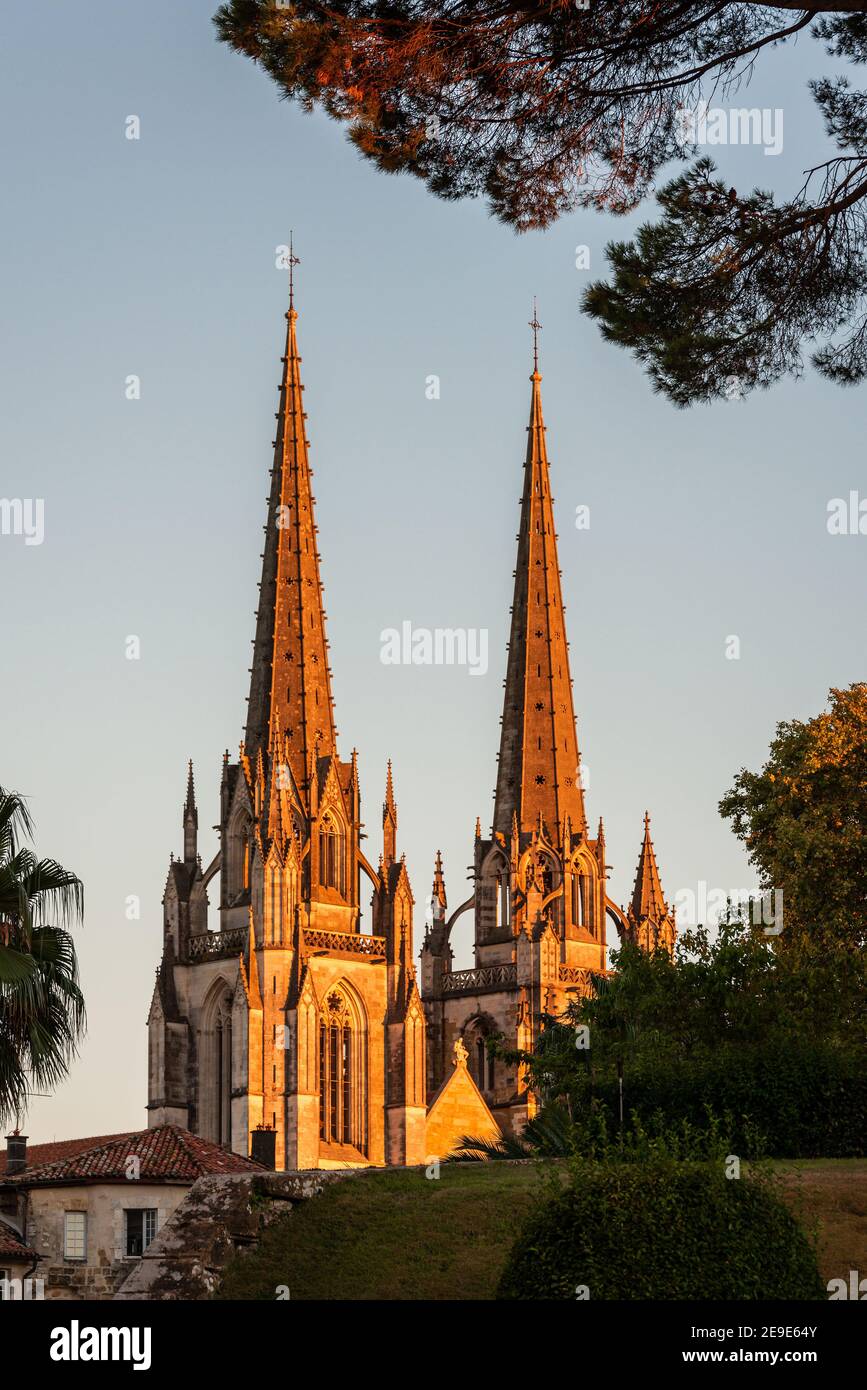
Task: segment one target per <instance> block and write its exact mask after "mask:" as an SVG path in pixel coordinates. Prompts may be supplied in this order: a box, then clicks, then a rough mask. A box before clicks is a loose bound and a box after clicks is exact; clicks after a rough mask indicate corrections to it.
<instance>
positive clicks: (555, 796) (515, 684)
mask: <svg viewBox="0 0 867 1390" xmlns="http://www.w3.org/2000/svg"><path fill="white" fill-rule="evenodd" d="M286 320H287V333H286V349H285V355H284V356H283V358H282V363H283V371H282V381H281V385H280V399H279V410H278V414H277V430H276V436H277V437H276V439H275V441H274V463H273V467H272V470H271V486H270V496H269V501H268V513H267V520H266V525H265V544H264V551H263V556H262V578H261V582H260V585H259V603H258V611H257V617H256V628H255V638H254V643H253V660H252V667H251V672H250V693H249V698H248V706H247V721H246V730H245V733H244V739H243V742H242V743H241V746H240V752H239V757H238V760H237V762H232V761H230V759H229V755H228V753H226V754H225V755H224V757H223V764H222V774H221V781H220V813H219V826H218V829H219V844H220V848H219V850H218V852H217V854H216V856H215V857H214V859H213V860H212V861H211V862H210V863H209V864H208V865H207V866H205V867H203V865H202V861H201V858H200V855H199V851H198V809H197V805H196V794H195V786H194V780H193V769H192V765H190V768H189V774H188V780H187V793H186V800H185V803H184V808H183V815H182V826H183V854H182V856H181V857H179V858H175V857H174V855H172V858H171V863H170V866H169V873H168V879H167V882H166V888H165V895H164V898H163V908H164V913H163V951H162V960H161V963H160V966H159V968H158V970H157V979H156V985H155V989H154V994H153V999H152V1003H151V1008H150V1013H149V1016H148V1033H149V1048H148V1074H149V1075H148V1122H149V1124H150V1125H151V1126H156V1125H163V1124H176V1125H181V1126H183V1127H184V1128H186V1129H190V1130H192V1131H193V1132H194V1133H196V1134H199V1135H201V1136H202V1137H204V1138H206V1139H209V1140H212V1141H214V1142H216V1143H219V1144H222V1145H224V1146H225V1147H227V1148H231V1149H232V1150H234V1151H235V1152H237V1153H241V1154H250V1153H252V1155H253V1156H254V1157H259V1158H261V1159H262V1161H264V1162H266V1163H268V1164H269V1165H270V1166H276V1167H277V1168H278V1169H306V1168H328V1167H346V1166H366V1165H383V1164H413V1163H424V1162H429V1161H430V1160H431V1159H432V1158H434V1157H446V1156H447V1155H448V1154H449V1152H451V1150H452V1148H453V1146H454V1144H455V1143H456V1142H457V1140H458V1139H459V1138H460V1137H461V1136H463V1135H465V1134H473V1135H478V1136H482V1135H484V1136H496V1135H497V1134H498V1133H501V1132H509V1131H511V1132H516V1131H519V1130H520V1128H521V1127H522V1125H523V1124H524V1123H525V1121H526V1119H527V1117H528V1115H530V1114H532V1111H533V1105H534V1098H533V1096H532V1094H531V1093H530V1092H528V1090H527V1088H526V1086H525V1084H524V1078H523V1076H522V1075H521V1073H520V1070H517V1069H516V1068H515V1067H514V1066H510V1065H508V1064H507V1063H506V1062H504V1061H502V1060H500V1059H499V1058H497V1057H495V1056H494V1055H493V1052H492V1049H491V1048H490V1047H489V1046H488V1041H489V1039H493V1038H499V1039H501V1040H502V1042H503V1043H504V1045H505V1047H506V1048H515V1049H523V1050H529V1049H531V1048H532V1047H533V1046H534V1043H535V1041H536V1039H537V1037H538V1034H539V1030H540V1028H541V1027H542V1026H543V1024H544V1018H545V1016H546V1015H547V1016H550V1015H555V1014H557V1013H559V1012H560V1011H562V1009H563V1008H564V1007H565V1006H566V1005H567V1004H568V1003H569V1001H570V999H572V998H574V997H575V996H576V995H580V994H582V993H584V992H586V990H587V988H588V984H589V978H590V975H591V974H592V973H594V972H600V971H604V970H605V968H606V929H607V924H608V923H609V922H613V924H614V927H615V929H616V932H617V934H618V938H620V939H624V938H629V939H632V940H635V941H637V942H638V943H639V944H640V945H641V946H642V947H643V948H645V949H654V948H662V949H665V950H669V951H670V950H671V949H672V948H673V944H674V937H675V922H674V916H673V913H672V912H671V910H670V909H669V907H668V904H667V903H666V901H665V898H664V896H663V891H662V885H661V882H660V876H659V872H658V868H657V864H656V858H655V854H654V849H653V844H652V842H651V838H650V825H649V818H648V817H647V816H645V823H644V837H643V841H642V844H641V850H640V855H639V861H638V871H637V874H636V879H635V888H634V892H633V896H632V900H631V902H630V904H629V906H628V908H627V909H626V910H625V911H624V910H623V909H621V908H620V907H618V906H617V905H616V904H615V903H614V902H613V901H612V900H611V898H610V897H609V896H608V892H607V881H606V879H607V868H606V856H605V835H604V832H603V827H602V822H601V820H600V822H599V825H598V828H597V830H596V834H595V837H593V838H591V835H590V827H589V824H588V820H587V815H586V810H585V805H584V792H583V788H582V777H581V762H580V754H579V750H578V740H577V734H576V726H575V714H574V708H573V699H572V683H571V679H570V675H569V655H568V643H567V641H566V632H565V624H564V611H563V601H562V595H561V589H560V571H559V568H558V561H557V538H556V534H555V530H554V514H553V499H552V497H551V493H550V483H549V465H548V456H547V448H546V442H545V426H544V423H543V418H542V395H541V380H542V379H541V376H540V374H539V370H538V356H537V354H536V353H535V352H534V366H533V373H532V376H531V378H530V381H531V396H530V422H529V427H528V433H527V450H526V461H525V465H524V487H523V499H522V503H521V519H520V530H519V537H518V555H517V565H516V569H515V586H514V599H513V605H512V610H511V632H510V641H509V647H508V661H507V668H506V679H505V694H504V705H503V716H502V721H501V725H502V727H501V732H500V752H499V758H498V770H497V785H496V795H495V803H494V816H493V824H492V826H491V830H490V835H489V836H488V837H487V838H485V837H483V835H482V829H481V825H480V823H479V822H478V821H477V822H476V833H475V845H474V850H473V865H474V882H473V893H472V895H471V896H470V897H469V898H467V900H466V901H465V902H462V903H460V904H459V905H458V906H457V907H456V908H455V909H454V910H453V911H452V912H449V908H448V901H447V896H446V882H445V876H444V872H443V865H442V861H441V857H440V855H439V854H437V856H436V862H435V871H434V879H433V893H432V899H431V901H432V911H431V914H430V918H429V920H428V922H427V923H426V930H425V935H424V941H423V943H422V947H421V955H420V970H419V971H417V970H416V966H415V962H414V955H413V934H414V923H413V914H414V906H415V899H414V896H413V891H412V886H411V884H410V880H409V875H408V873H407V868H406V863H405V860H404V858H403V856H401V855H400V854H399V852H398V814H397V803H396V799H395V793H394V784H393V779H392V769H391V765H390V764H389V767H388V770H387V773H386V777H385V796H384V799H383V804H382V839H381V850H380V853H379V857H378V862H377V863H376V864H375V865H374V864H372V863H371V862H370V860H369V859H368V858H367V856H366V854H365V852H364V850H363V848H362V838H363V836H362V817H361V788H360V777H359V762H358V757H357V754H356V752H355V750H354V749H353V751H352V754H351V755H350V758H349V760H348V761H345V760H344V759H343V758H341V757H340V754H339V752H338V748H337V736H336V729H335V717H334V705H333V701H332V695H331V667H330V664H329V661H330V658H329V644H328V640H327V638H326V635H325V611H324V604H323V592H322V582H321V579H320V571H319V547H318V539H317V534H318V528H317V526H316V525H315V524H314V497H313V493H312V488H311V478H312V471H311V469H310V465H309V460H308V447H309V441H308V439H307V435H306V424H305V422H306V415H305V411H304V401H303V390H304V388H303V386H302V384H301V358H300V357H299V354H298V341H297V322H298V314H297V311H296V309H295V305H294V294H293V289H292V281H291V270H290V300H289V310H288V313H287V315H286ZM533 329H534V343H535V341H536V339H535V334H536V331H537V329H538V324H537V323H536V322H535V316H534V323H533ZM217 878H218V879H219V899H220V904H219V925H218V927H217V928H216V929H213V928H212V927H211V924H210V923H209V920H208V911H209V891H208V890H209V885H210V884H211V883H212V882H213V881H214V880H215V879H217ZM363 892H364V893H366V894H368V895H369V899H368V900H369V901H370V902H371V905H372V932H371V933H369V934H368V933H366V932H362V930H361V906H362V893H363ZM467 912H472V914H473V920H474V925H475V965H474V967H473V969H471V970H455V969H453V960H452V951H451V948H450V944H449V938H450V934H451V931H452V928H453V927H454V925H455V923H456V922H457V921H458V919H459V918H460V917H461V916H462V915H463V914H464V913H467Z"/></svg>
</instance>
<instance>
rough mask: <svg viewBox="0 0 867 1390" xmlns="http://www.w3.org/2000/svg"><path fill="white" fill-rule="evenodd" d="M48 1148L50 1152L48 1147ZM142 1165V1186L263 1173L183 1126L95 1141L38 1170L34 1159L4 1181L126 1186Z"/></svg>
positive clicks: (41, 1164)
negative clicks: (133, 1161)
mask: <svg viewBox="0 0 867 1390" xmlns="http://www.w3.org/2000/svg"><path fill="white" fill-rule="evenodd" d="M46 1147H47V1146H46ZM133 1155H134V1156H135V1157H136V1158H138V1159H139V1162H140V1167H139V1170H138V1174H137V1176H138V1178H139V1180H140V1181H142V1182H147V1181H150V1182H182V1183H193V1182H195V1180H196V1178H200V1177H203V1176H204V1174H206V1173H259V1172H263V1171H264V1170H263V1168H262V1166H261V1164H259V1163H254V1162H253V1160H252V1159H249V1158H242V1157H241V1155H240V1154H235V1153H228V1152H227V1151H226V1150H225V1149H221V1148H220V1147H219V1145H217V1144H211V1143H210V1142H209V1141H208V1140H207V1139H201V1138H200V1137H199V1136H198V1135H197V1134H191V1133H190V1131H189V1130H187V1129H181V1128H180V1126H179V1125H160V1126H159V1127H158V1128H156V1129H143V1130H140V1131H139V1132H138V1133H136V1134H121V1135H116V1136H111V1137H109V1138H108V1139H102V1140H100V1139H96V1140H91V1141H89V1146H88V1147H84V1148H79V1149H78V1151H77V1152H75V1153H73V1154H70V1155H68V1156H67V1157H61V1158H59V1159H56V1160H55V1161H54V1162H49V1163H40V1164H37V1165H35V1166H34V1165H33V1164H32V1163H31V1161H30V1159H29V1157H28V1163H27V1167H26V1168H25V1169H24V1171H23V1172H21V1173H14V1174H13V1175H12V1176H11V1177H7V1178H3V1179H2V1180H0V1181H2V1182H3V1183H8V1184H10V1185H11V1184H15V1185H16V1186H27V1187H42V1186H47V1185H48V1184H51V1183H57V1184H63V1183H71V1182H75V1183H78V1182H118V1181H124V1180H126V1178H127V1176H128V1172H129V1166H128V1164H129V1159H130V1157H131V1156H133Z"/></svg>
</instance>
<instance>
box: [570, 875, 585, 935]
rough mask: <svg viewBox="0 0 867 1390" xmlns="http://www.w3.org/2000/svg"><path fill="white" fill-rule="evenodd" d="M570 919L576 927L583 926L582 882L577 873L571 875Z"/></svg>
mask: <svg viewBox="0 0 867 1390" xmlns="http://www.w3.org/2000/svg"><path fill="white" fill-rule="evenodd" d="M572 921H573V922H574V923H575V926H576V927H583V926H584V925H585V922H584V883H583V880H582V878H581V875H580V874H579V873H574V874H573V875H572Z"/></svg>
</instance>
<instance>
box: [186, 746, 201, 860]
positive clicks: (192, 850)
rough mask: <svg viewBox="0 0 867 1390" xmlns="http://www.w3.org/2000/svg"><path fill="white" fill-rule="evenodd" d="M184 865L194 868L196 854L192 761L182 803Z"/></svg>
mask: <svg viewBox="0 0 867 1390" xmlns="http://www.w3.org/2000/svg"><path fill="white" fill-rule="evenodd" d="M182 824H183V828H184V863H185V864H188V865H190V866H191V867H195V863H196V855H197V853H198V835H199V812H198V809H197V807H196V789H195V785H194V782H193V760H192V758H191V759H190V762H189V766H188V769H187V799H186V801H185V802H184V814H183V821H182Z"/></svg>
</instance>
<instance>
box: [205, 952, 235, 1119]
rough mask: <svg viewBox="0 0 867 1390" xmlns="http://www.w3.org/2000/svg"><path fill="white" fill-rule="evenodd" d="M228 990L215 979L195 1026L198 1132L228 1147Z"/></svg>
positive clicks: (230, 1029)
mask: <svg viewBox="0 0 867 1390" xmlns="http://www.w3.org/2000/svg"><path fill="white" fill-rule="evenodd" d="M231 1107H232V987H231V985H230V984H229V982H228V980H225V979H224V978H223V977H222V976H219V977H218V978H217V979H216V980H215V981H214V982H213V984H212V985H211V988H210V989H209V990H208V993H207V994H206V995H205V999H204V1001H203V1003H202V1009H201V1014H200V1022H199V1123H198V1132H199V1134H201V1136H202V1138H203V1139H210V1140H211V1142H212V1143H213V1144H223V1145H226V1146H228V1145H229V1144H230V1143H231V1133H232V1123H231V1121H232V1113H231Z"/></svg>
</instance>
